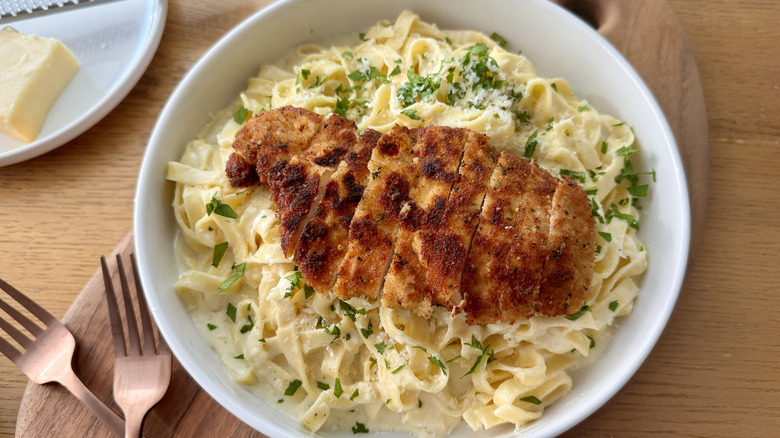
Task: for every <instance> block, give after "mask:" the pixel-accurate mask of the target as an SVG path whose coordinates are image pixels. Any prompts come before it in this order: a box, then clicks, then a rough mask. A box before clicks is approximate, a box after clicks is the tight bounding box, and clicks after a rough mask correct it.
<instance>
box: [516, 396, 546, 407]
mask: <svg viewBox="0 0 780 438" xmlns="http://www.w3.org/2000/svg"><path fill="white" fill-rule="evenodd" d="M520 401H524V402H528V403H533V404H535V405H540V404H542V401H541V400H539V399H538V398H536V396H533V395H529V396H528V397H523V398H521V399H520Z"/></svg>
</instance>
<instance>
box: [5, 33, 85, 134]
mask: <svg viewBox="0 0 780 438" xmlns="http://www.w3.org/2000/svg"><path fill="white" fill-rule="evenodd" d="M78 69H79V61H78V59H76V56H75V55H73V53H72V52H71V51H70V50H68V48H67V47H65V45H64V44H62V43H61V42H60V41H58V40H56V39H53V38H42V37H39V36H35V35H27V34H23V33H20V32H17V31H16V30H15V29H13V28H10V27H4V28H3V29H0V131H2V132H4V133H6V134H8V135H10V136H12V137H15V138H17V139H19V140H22V141H25V142H31V141H33V140H35V138H36V137H38V133H39V132H40V131H41V127H42V126H43V122H44V121H45V120H46V116H47V115H48V114H49V110H51V107H52V105H54V102H55V101H56V100H57V98H58V97H59V95H60V93H62V90H64V89H65V86H67V85H68V83H69V82H70V80H71V79H72V78H73V76H74V75H75V74H76V72H77V71H78Z"/></svg>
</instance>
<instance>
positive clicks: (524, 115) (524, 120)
mask: <svg viewBox="0 0 780 438" xmlns="http://www.w3.org/2000/svg"><path fill="white" fill-rule="evenodd" d="M515 115H516V116H517V121H518V122H520V123H521V124H523V125H527V124H528V123H529V122H530V121H531V115H530V114H528V111H523V112H521V113H515Z"/></svg>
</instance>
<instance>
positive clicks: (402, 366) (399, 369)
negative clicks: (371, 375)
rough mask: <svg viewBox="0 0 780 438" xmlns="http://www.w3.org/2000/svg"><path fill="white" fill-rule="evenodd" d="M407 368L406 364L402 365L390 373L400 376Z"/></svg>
mask: <svg viewBox="0 0 780 438" xmlns="http://www.w3.org/2000/svg"><path fill="white" fill-rule="evenodd" d="M405 366H406V364H404V365H401V366H400V367H398V368H396V369H394V370H393V371H390V374H398V372H399V371H401V370H402V369H404V367H405Z"/></svg>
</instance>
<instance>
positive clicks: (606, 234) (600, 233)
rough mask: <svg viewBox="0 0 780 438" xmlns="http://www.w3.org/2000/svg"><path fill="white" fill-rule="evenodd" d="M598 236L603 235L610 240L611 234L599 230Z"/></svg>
mask: <svg viewBox="0 0 780 438" xmlns="http://www.w3.org/2000/svg"><path fill="white" fill-rule="evenodd" d="M599 236H601V237H603V238H604V240H606V241H607V242H612V234H610V233H605V232H604V231H599Z"/></svg>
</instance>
